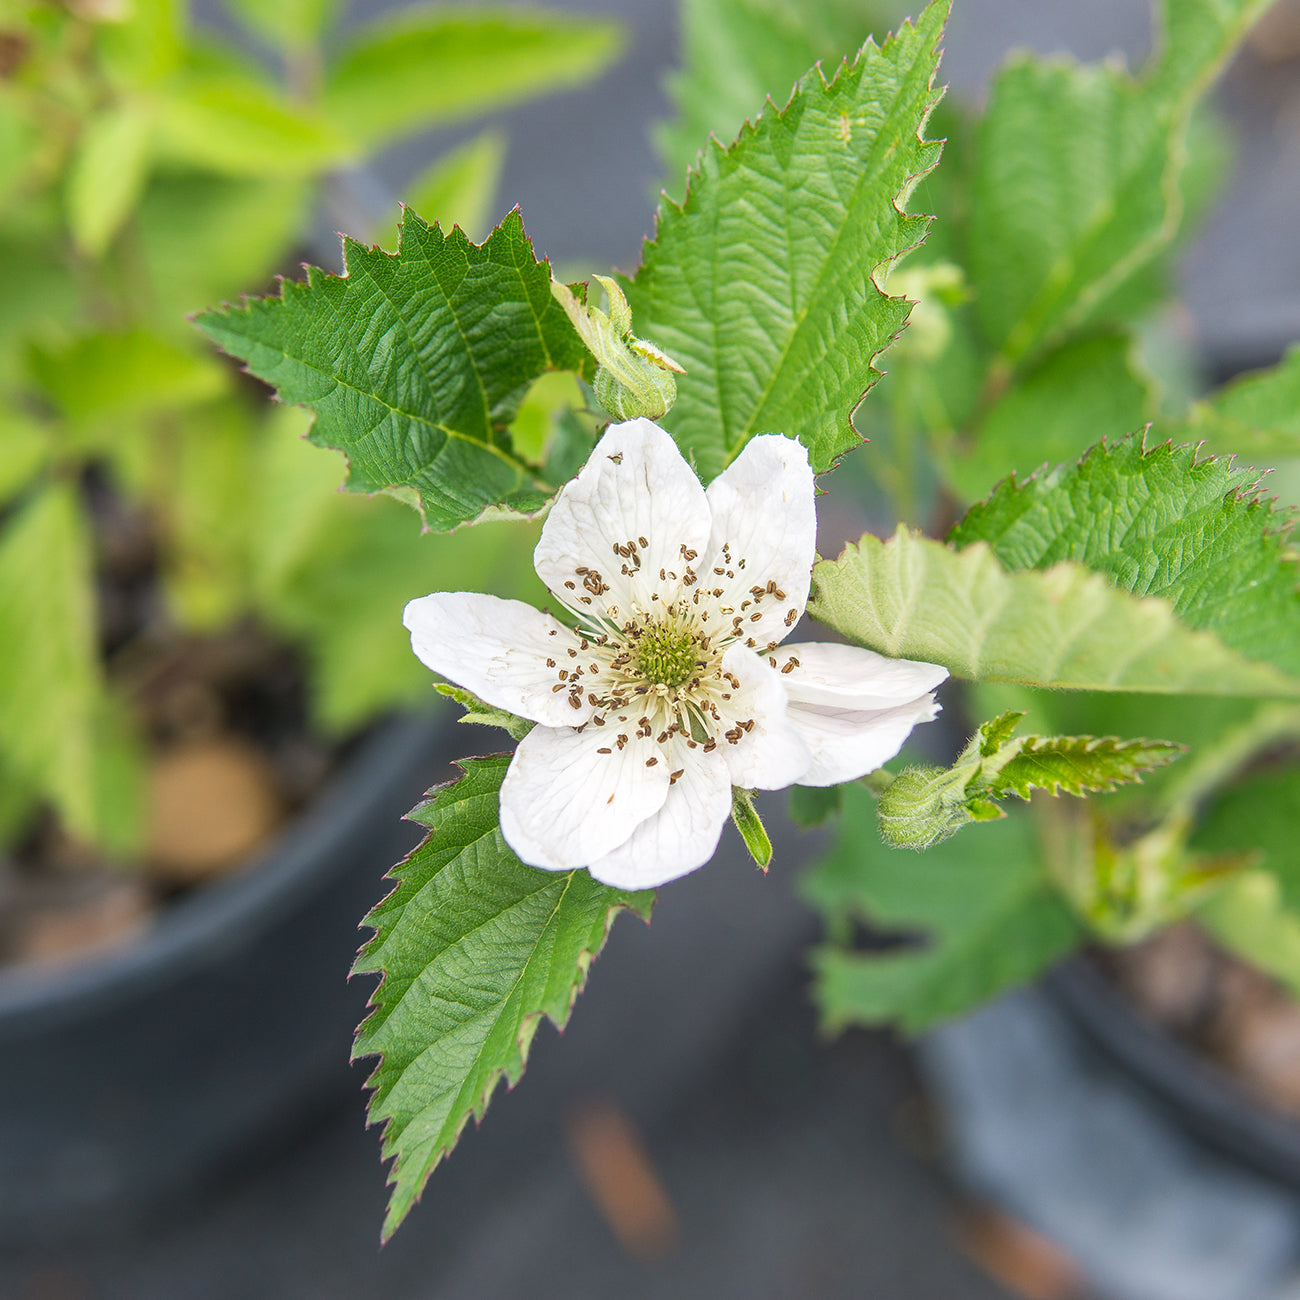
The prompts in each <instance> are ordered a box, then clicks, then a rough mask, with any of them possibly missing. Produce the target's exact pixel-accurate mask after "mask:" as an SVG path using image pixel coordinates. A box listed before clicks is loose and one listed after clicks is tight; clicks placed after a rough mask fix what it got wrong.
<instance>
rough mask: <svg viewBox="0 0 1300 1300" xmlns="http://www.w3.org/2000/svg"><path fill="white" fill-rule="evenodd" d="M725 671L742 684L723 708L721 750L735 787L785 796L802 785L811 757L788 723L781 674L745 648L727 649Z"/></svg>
mask: <svg viewBox="0 0 1300 1300" xmlns="http://www.w3.org/2000/svg"><path fill="white" fill-rule="evenodd" d="M722 668H723V671H724V672H728V673H731V674H732V675H733V676H734V677H735V678H736V679H737V680H738V681H739V682H740V689H739V690H737V691H735V692H733V694H732V698H731V699H730V700H725V701H721V702H720V703H719V704H718V710H719V712H720V713H721V714H722V718H723V726H722V728H721V730H720V735H719V739H718V750H719V752H721V753H722V755H723V757H724V758H725V759H726V760H727V770H728V772H729V773H730V774H731V783H732V785H740V786H744V787H745V789H747V790H780V789H782V788H783V787H784V786H787V785H793V784H794V783H795V782H796V781H801V780H802V779H803V773H804V771H805V770H806V768H807V767H808V764H809V763H810V762H811V759H812V756H811V754H809V752H808V749H807V746H806V745H805V744H804V742H803V738H802V737H801V736H800V734H799V732H798V731H796V730H795V728H794V725H793V724H792V723H791V721H790V719H789V717H788V702H787V697H786V693H785V685H784V682H783V680H782V677H781V674H780V673H778V672H777V671H776V669H775V668H773V667H772V666H771V665H770V664H768V662H767V661H766V660H764V659H760V658H759V657H758V656H757V655H756V654H755V653H754V652H753V651H752V650H749V649H747V648H746V647H745V646H743V645H740V644H733V645H731V646H730V647H729V648H728V649H727V652H726V654H725V655H723V657H722ZM750 723H752V724H753V725H752V726H750V725H747V724H750ZM737 729H740V730H741V734H740V735H739V736H737V735H735V731H736V730H737ZM727 732H731V733H732V737H731V739H727V738H726V734H725V733H727Z"/></svg>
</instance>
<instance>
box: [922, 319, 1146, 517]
mask: <svg viewBox="0 0 1300 1300" xmlns="http://www.w3.org/2000/svg"><path fill="white" fill-rule="evenodd" d="M1132 351H1133V343H1132V340H1131V339H1130V338H1129V337H1128V336H1127V335H1126V334H1122V333H1118V332H1114V333H1104V334H1095V335H1088V336H1084V337H1082V338H1075V339H1071V340H1070V341H1069V342H1067V343H1065V344H1063V345H1062V346H1061V347H1060V348H1057V349H1056V350H1055V351H1053V352H1050V353H1048V354H1047V355H1046V356H1044V357H1043V358H1042V360H1041V361H1039V362H1038V363H1037V364H1036V365H1034V366H1033V367H1031V368H1030V369H1029V370H1028V371H1027V372H1026V373H1025V374H1024V375H1023V376H1022V377H1021V378H1020V379H1019V381H1018V382H1017V383H1015V384H1013V385H1012V386H1011V387H1010V388H1009V389H1008V390H1007V392H1005V393H1004V394H1003V395H1002V396H1001V397H1000V398H999V399H998V400H997V401H996V402H994V403H993V405H992V406H991V407H990V408H989V409H988V411H987V412H986V413H985V414H984V416H983V418H982V419H980V420H979V421H978V423H976V424H975V425H974V427H973V429H972V431H971V432H970V434H969V435H968V438H969V443H970V445H969V447H964V448H962V449H960V450H959V451H958V452H957V454H956V455H954V456H953V457H952V458H951V459H950V461H949V464H948V466H947V467H946V469H947V472H946V477H947V479H948V480H949V482H950V483H952V484H953V486H954V487H955V488H956V489H957V491H958V492H959V493H960V494H961V495H962V496H963V497H964V498H965V499H966V500H968V501H971V500H975V499H977V498H979V497H981V496H983V495H984V494H986V493H987V492H988V491H989V490H990V489H991V488H992V487H993V485H994V484H995V483H997V482H999V481H1000V480H1002V479H1004V478H1006V476H1007V475H1008V474H1009V473H1011V472H1012V471H1019V472H1020V473H1021V474H1028V473H1031V472H1032V471H1033V470H1035V469H1037V468H1038V467H1039V466H1040V465H1042V464H1044V463H1048V464H1059V463H1060V462H1062V461H1069V460H1074V459H1076V458H1077V457H1079V456H1081V455H1082V454H1083V453H1084V451H1086V450H1087V448H1089V447H1091V446H1092V445H1093V444H1094V443H1095V442H1097V441H1099V440H1100V439H1101V438H1103V437H1122V436H1123V435H1124V434H1126V433H1132V432H1134V431H1135V430H1137V429H1140V428H1142V426H1143V424H1144V423H1145V421H1146V419H1147V418H1148V417H1149V415H1150V413H1151V406H1152V395H1151V393H1150V390H1149V388H1148V385H1147V383H1146V382H1145V380H1144V379H1143V378H1142V377H1140V376H1139V375H1138V373H1137V371H1136V367H1135V365H1134V362H1133V358H1132Z"/></svg>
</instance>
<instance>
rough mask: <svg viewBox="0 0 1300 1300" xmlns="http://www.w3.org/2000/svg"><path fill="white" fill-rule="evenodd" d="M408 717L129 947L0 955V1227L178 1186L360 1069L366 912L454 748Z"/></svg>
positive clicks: (61, 1224) (92, 1214)
mask: <svg viewBox="0 0 1300 1300" xmlns="http://www.w3.org/2000/svg"><path fill="white" fill-rule="evenodd" d="M449 746H450V740H449V738H448V737H447V733H446V728H445V727H444V728H442V729H441V730H439V729H438V728H435V726H434V725H433V724H432V723H431V722H430V721H429V720H428V719H426V718H419V717H417V718H410V717H408V718H400V719H397V720H394V721H391V722H389V723H387V724H385V725H383V726H381V727H380V728H378V729H377V730H376V732H374V733H373V734H372V735H371V736H370V737H368V738H367V739H366V740H365V741H364V742H363V743H361V744H360V745H359V746H358V747H357V749H356V751H355V752H354V753H353V754H352V755H351V756H350V758H349V759H348V761H347V762H346V764H345V765H344V767H343V769H342V770H341V771H340V773H339V774H338V775H337V776H336V778H335V779H334V780H333V781H332V782H331V783H330V784H329V785H328V787H327V788H326V790H325V791H324V792H323V794H322V795H321V797H320V798H319V800H318V801H317V803H316V805H315V806H314V807H313V808H312V810H311V811H310V812H309V813H308V814H307V815H304V816H303V817H302V818H300V819H299V820H298V821H297V822H296V823H295V824H293V825H292V826H291V827H290V828H289V829H288V830H287V831H286V832H285V833H284V834H283V835H282V836H281V837H280V839H279V840H278V841H277V842H276V843H275V844H274V845H273V846H272V847H271V848H270V849H269V850H268V851H267V853H266V854H265V855H264V857H263V859H262V860H261V861H260V862H258V863H255V864H253V865H251V866H250V867H249V869H248V870H246V871H245V872H244V873H242V874H240V875H238V876H235V877H230V878H227V879H225V880H223V881H220V882H218V883H215V884H213V885H211V886H209V887H207V888H205V889H203V890H201V891H198V892H196V893H194V894H192V895H190V896H188V897H186V898H185V899H183V900H182V901H180V902H178V903H176V904H175V905H174V906H173V907H171V908H169V909H168V910H167V911H166V912H165V913H164V914H163V915H162V917H161V918H160V919H159V921H158V922H157V924H156V925H155V926H154V927H153V928H152V929H151V930H150V931H149V932H148V933H146V934H145V935H144V936H142V938H141V939H140V940H139V941H138V942H137V943H136V944H134V945H133V946H131V947H129V948H125V949H123V950H120V951H115V952H112V953H109V954H105V955H103V956H100V957H96V958H94V959H88V960H86V961H84V962H82V963H81V964H79V965H76V966H72V967H68V968H65V969H58V970H51V971H45V970H41V969H36V968H16V969H12V970H5V971H0V1235H4V1236H7V1237H10V1238H12V1237H22V1238H30V1237H31V1236H33V1235H45V1236H48V1235H59V1234H62V1233H66V1232H69V1231H77V1230H81V1229H84V1228H87V1227H91V1226H96V1227H98V1226H101V1225H104V1224H105V1223H108V1222H112V1221H113V1220H120V1219H121V1218H122V1217H123V1216H136V1215H139V1214H142V1213H145V1212H147V1211H150V1210H152V1209H154V1208H156V1207H157V1206H159V1205H160V1204H162V1203H164V1202H167V1203H170V1202H171V1201H172V1200H173V1199H174V1198H175V1197H176V1196H177V1195H178V1194H181V1193H183V1192H188V1191H191V1190H193V1189H194V1188H196V1187H197V1186H199V1185H200V1184H202V1183H203V1182H205V1181H207V1180H209V1179H210V1178H212V1177H213V1176H214V1175H215V1174H217V1173H219V1172H221V1171H223V1170H225V1169H227V1168H229V1167H230V1166H232V1165H233V1164H236V1163H238V1162H239V1161H240V1160H241V1159H244V1158H246V1157H247V1156H248V1155H249V1154H250V1153H251V1152H253V1151H256V1150H259V1149H261V1147H262V1145H263V1144H266V1143H282V1142H283V1141H284V1140H285V1139H286V1137H288V1136H293V1135H296V1134H297V1133H298V1132H300V1131H301V1129H302V1127H303V1126H304V1125H305V1124H307V1123H309V1122H310V1121H312V1120H314V1119H315V1118H317V1117H318V1116H319V1115H320V1114H321V1113H322V1112H323V1111H324V1110H325V1109H326V1108H327V1107H328V1106H329V1105H330V1104H331V1103H333V1102H334V1101H336V1100H337V1099H338V1098H339V1097H340V1096H343V1095H347V1094H348V1093H350V1092H352V1091H354V1090H355V1089H356V1087H357V1083H358V1077H357V1074H356V1072H355V1071H353V1070H351V1069H349V1067H348V1064H347V1062H348V1049H349V1045H350V1038H351V1033H352V1030H353V1028H354V1027H355V1026H356V1024H357V1022H358V1020H359V1019H360V1018H361V1015H362V1014H363V1012H364V1009H365V1001H366V996H367V993H368V987H362V986H361V983H360V982H354V983H353V984H351V985H350V984H348V983H347V981H346V978H345V977H346V975H347V971H348V968H349V966H350V964H351V961H352V958H353V955H354V954H355V952H356V949H357V946H358V943H359V941H360V936H359V934H358V931H357V922H358V920H359V919H360V917H361V916H362V915H363V914H364V912H365V911H366V910H367V909H368V908H369V907H370V906H372V905H373V904H374V903H375V902H377V901H378V899H379V898H380V897H381V896H382V895H383V893H384V892H385V885H384V884H383V882H382V877H383V875H384V873H385V872H386V871H387V869H388V868H389V867H390V866H391V865H392V864H393V863H394V862H395V861H396V860H397V859H398V858H400V857H401V856H402V854H404V853H405V852H407V851H408V850H409V849H410V847H411V845H412V844H413V843H414V842H415V840H416V838H417V831H418V828H417V827H414V826H413V825H412V824H410V823H406V822H403V821H402V820H401V817H402V814H403V813H405V812H406V811H407V810H408V809H409V808H410V807H411V806H412V805H413V804H414V803H415V802H416V801H417V799H418V798H419V796H420V794H421V793H422V792H423V791H424V790H425V789H426V788H427V787H428V786H429V785H430V784H432V783H433V782H434V781H435V780H438V779H445V777H446V776H447V775H450V773H449V772H448V771H447V766H446V764H447V759H448V758H450V757H451V753H450V748H449Z"/></svg>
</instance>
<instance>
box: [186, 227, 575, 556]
mask: <svg viewBox="0 0 1300 1300" xmlns="http://www.w3.org/2000/svg"><path fill="white" fill-rule="evenodd" d="M344 256H345V261H346V266H347V272H346V274H345V275H343V276H337V275H330V274H328V273H326V272H324V271H321V270H318V269H316V268H315V267H312V268H309V270H308V276H307V281H306V283H304V284H295V283H291V282H285V284H284V285H283V287H282V291H281V295H280V296H279V297H275V298H262V299H254V300H252V301H249V302H247V303H245V304H244V305H243V306H241V307H234V308H232V307H226V308H221V309H218V310H214V311H209V312H205V313H203V315H201V316H200V317H198V324H199V326H200V327H201V328H202V329H203V330H204V331H205V332H206V333H207V334H208V335H209V336H210V337H211V338H212V339H213V340H215V341H216V342H217V343H218V344H220V346H221V347H222V348H224V349H225V350H226V351H227V352H229V353H231V354H232V355H234V356H237V357H239V358H240V359H241V360H243V361H245V362H247V364H248V368H249V370H251V371H252V373H253V374H255V375H257V376H258V377H259V378H260V379H264V380H266V381H267V383H269V384H273V385H274V386H275V387H276V389H277V390H278V392H279V395H280V397H281V398H282V400H284V401H286V402H296V403H299V404H301V405H303V406H309V407H311V408H312V409H313V410H314V411H315V412H316V417H317V418H316V424H315V426H314V427H313V429H312V434H311V438H312V441H313V442H315V443H317V444H318V445H320V446H326V447H334V448H337V449H338V450H340V451H342V452H343V453H344V454H345V455H346V456H347V458H348V465H349V474H348V480H347V487H348V488H349V490H351V491H353V492H381V491H385V490H388V489H393V488H402V489H413V491H414V494H418V500H419V505H420V509H421V513H422V514H423V517H424V521H425V525H426V527H428V528H432V529H442V530H446V529H451V528H454V527H455V526H456V525H457V524H461V523H465V522H466V521H468V520H471V519H474V518H475V517H476V516H478V515H480V514H482V512H483V511H484V510H485V509H487V507H489V506H493V505H498V504H500V503H501V502H502V501H504V500H506V498H508V497H509V496H510V495H511V494H512V493H514V492H516V491H518V490H519V489H521V488H524V487H530V486H531V476H530V475H529V474H528V472H527V470H526V468H525V466H523V465H522V464H521V462H520V461H518V460H517V459H516V458H515V457H514V456H513V455H512V454H511V452H510V450H509V446H508V440H507V439H506V436H505V432H504V430H505V428H506V426H507V425H508V424H509V423H510V421H511V419H512V418H513V417H514V414H515V412H516V411H517V410H518V407H519V403H520V401H521V400H522V398H523V395H524V393H525V391H526V390H527V387H528V385H529V384H530V383H531V382H532V381H533V380H534V379H536V378H537V376H538V375H540V374H542V373H543V372H545V371H547V370H576V369H579V368H580V367H581V366H582V364H583V362H584V358H585V349H584V348H583V346H582V342H581V340H580V339H579V338H578V336H577V334H576V333H575V332H574V329H573V327H572V326H571V325H570V324H569V322H568V319H567V318H566V317H565V315H564V311H563V309H562V308H561V307H560V305H559V304H558V303H556V302H555V301H554V300H553V299H552V297H551V290H550V267H549V266H548V265H547V263H545V262H538V261H536V260H535V259H534V257H533V251H532V245H531V244H530V243H529V242H528V237H527V236H526V235H525V234H524V228H523V223H522V221H521V220H520V218H519V214H518V212H512V213H510V214H509V215H508V216H507V217H506V219H505V220H504V221H503V222H502V223H501V225H499V226H498V227H497V228H496V229H495V230H494V231H493V232H492V234H491V235H490V236H489V237H488V239H487V240H486V242H485V243H483V244H482V245H478V244H473V243H471V242H470V241H469V239H468V238H467V237H466V236H465V235H464V234H463V233H462V232H461V231H458V230H453V231H451V232H450V233H449V234H443V232H442V231H441V230H440V229H439V228H438V226H436V225H433V226H428V225H426V224H425V223H424V222H423V221H422V220H421V219H420V218H419V217H418V216H416V214H415V213H414V212H411V211H410V210H409V209H408V210H407V212H406V215H405V219H404V220H403V223H402V232H401V240H400V243H399V247H398V251H397V252H396V253H385V252H383V251H382V250H380V249H378V248H366V247H364V246H363V245H361V244H358V243H356V242H354V241H352V240H345V242H344Z"/></svg>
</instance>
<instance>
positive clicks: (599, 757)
mask: <svg viewBox="0 0 1300 1300" xmlns="http://www.w3.org/2000/svg"><path fill="white" fill-rule="evenodd" d="M815 526H816V512H815V510H814V506H813V476H812V470H811V469H810V468H809V465H808V456H807V453H806V452H805V451H804V449H803V447H802V446H801V445H800V444H799V443H797V442H795V441H793V440H791V439H788V438H783V437H779V436H775V435H770V436H764V437H760V438H754V439H753V440H751V441H750V443H749V444H748V445H747V446H746V447H745V449H744V451H742V452H741V454H740V455H739V456H738V457H737V458H736V460H735V461H734V462H733V463H732V465H731V466H730V467H729V468H728V469H727V470H725V471H724V472H723V473H722V474H721V475H719V476H718V478H716V479H715V480H714V481H713V483H711V484H710V485H709V489H708V491H707V492H706V491H705V490H704V488H703V487H701V485H700V482H699V480H698V479H697V478H696V477H695V474H694V472H693V471H692V470H691V468H690V466H688V465H687V463H686V462H685V461H684V460H683V459H682V456H681V453H680V452H679V451H678V450H677V445H676V444H675V443H674V442H673V440H672V438H671V437H669V435H668V434H667V433H665V432H664V431H663V430H662V429H660V428H659V426H658V425H656V424H653V423H651V421H649V420H644V419H642V420H629V421H627V422H626V423H624V424H615V425H612V426H611V427H610V428H609V429H608V430H607V431H606V433H605V435H604V437H602V438H601V440H600V442H599V443H598V444H597V445H596V448H595V450H594V451H593V452H592V455H591V459H590V460H589V461H588V462H587V465H586V466H585V468H584V469H583V470H582V472H581V473H580V474H579V475H578V476H577V478H575V479H574V480H573V481H572V482H571V483H569V484H567V485H566V486H565V488H564V489H563V491H561V493H560V495H559V497H558V498H557V500H556V502H555V505H554V506H553V508H552V509H551V513H550V515H549V516H548V517H547V520H546V523H545V525H544V527H543V529H542V537H541V541H540V542H539V543H538V545H537V550H536V551H535V553H534V557H533V558H534V563H535V564H536V567H537V572H538V575H539V576H540V577H541V579H542V581H543V582H545V583H546V585H547V586H548V587H549V588H550V589H551V591H552V592H554V594H555V595H556V597H557V598H558V599H559V600H560V601H561V602H562V603H563V605H564V606H565V609H566V610H567V612H568V613H569V614H570V615H572V618H573V622H574V623H575V624H576V626H572V627H571V626H568V625H567V624H565V623H561V622H560V621H559V620H558V619H555V618H553V617H552V616H551V615H550V614H548V613H544V612H542V611H540V610H536V609H533V608H532V606H530V605H525V604H523V603H521V602H520V601H517V600H501V599H499V598H498V597H495V596H484V595H477V594H475V593H473V592H436V593H434V594H433V595H432V596H423V597H421V598H420V599H419V600H413V601H411V603H410V604H409V605H407V607H406V614H405V617H404V619H403V622H404V623H405V625H406V627H407V628H408V629H409V630H410V633H411V645H412V647H413V649H414V650H415V653H416V654H417V655H418V656H419V657H420V659H421V660H422V661H423V662H424V663H425V664H427V665H428V667H430V668H432V669H433V670H434V671H435V672H437V673H440V674H442V675H443V676H444V677H447V678H449V679H450V680H451V681H453V682H456V683H457V684H458V685H460V686H463V687H465V688H466V689H467V690H470V691H473V692H474V693H475V694H476V695H478V696H479V697H480V698H482V699H483V700H485V701H486V702H487V703H488V704H491V705H494V706H495V707H497V708H500V709H506V710H508V711H509V712H511V713H514V714H518V715H519V716H521V717H524V718H529V719H531V720H532V721H533V722H535V723H537V726H536V727H534V728H533V730H532V731H530V732H529V733H528V735H526V736H525V737H524V738H523V740H521V741H520V742H519V748H518V750H517V752H516V753H515V757H514V760H513V761H512V762H511V764H510V769H509V771H508V772H507V774H506V778H505V781H504V783H503V784H502V787H501V830H502V832H503V834H504V835H505V838H506V841H507V842H508V843H509V845H510V847H511V848H512V849H513V850H514V851H515V853H516V854H518V856H519V857H520V858H521V859H522V860H523V861H524V862H527V863H531V864H532V865H533V866H537V867H545V868H547V869H549V870H553V871H564V870H569V869H571V868H573V867H582V866H585V867H588V868H589V869H590V870H591V874H592V875H593V876H595V877H596V879H597V880H601V881H603V882H605V883H606V884H610V885H616V886H619V887H622V888H626V889H643V888H648V887H650V886H653V885H660V884H663V883H664V882H665V881H668V880H674V879H676V878H677V877H678V876H682V875H685V874H686V873H687V872H688V871H694V870H695V868H696V867H699V866H702V865H703V864H704V863H705V862H707V861H708V860H709V858H710V857H712V855H713V851H714V849H715V848H716V847H717V843H718V837H719V836H720V835H721V833H722V828H723V826H724V824H725V823H726V821H727V818H728V816H729V815H730V812H731V787H732V786H733V785H735V786H742V787H745V788H747V789H762V790H775V789H779V788H781V787H782V786H787V785H791V784H795V783H798V784H801V785H836V784H839V783H840V782H842V781H849V780H852V779H853V778H855V777H859V776H862V775H864V774H865V773H867V772H871V771H874V770H875V769H876V768H878V767H879V766H880V765H881V764H882V763H884V762H886V761H888V760H889V759H890V758H892V757H893V756H894V755H895V754H896V753H897V752H898V750H899V748H900V747H901V746H902V743H903V741H904V740H905V739H906V738H907V735H908V733H909V732H910V731H911V729H912V728H913V726H915V725H916V724H917V723H918V722H928V721H929V720H930V719H931V718H933V717H934V716H935V714H936V713H937V712H938V711H939V706H938V704H936V703H935V699H934V696H933V695H932V694H930V692H931V690H932V689H933V688H934V687H935V686H937V685H938V684H939V683H940V682H941V681H943V679H944V678H945V677H946V676H947V675H948V674H947V671H946V670H945V669H943V668H940V667H938V666H937V665H935V664H925V663H914V662H912V661H910V660H906V659H887V658H885V657H884V656H882V655H878V654H874V653H873V652H872V651H870V650H862V649H859V648H857V647H856V646H845V645H832V644H823V643H818V642H813V643H810V644H804V645H793V646H786V647H784V648H781V642H782V640H783V639H784V638H785V637H786V636H787V635H789V632H790V629H791V628H792V627H794V625H795V623H796V622H797V621H798V619H799V617H800V615H801V614H802V613H803V609H804V604H805V602H806V601H807V599H808V585H809V581H810V578H811V573H812V563H813V557H814V541H815Z"/></svg>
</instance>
